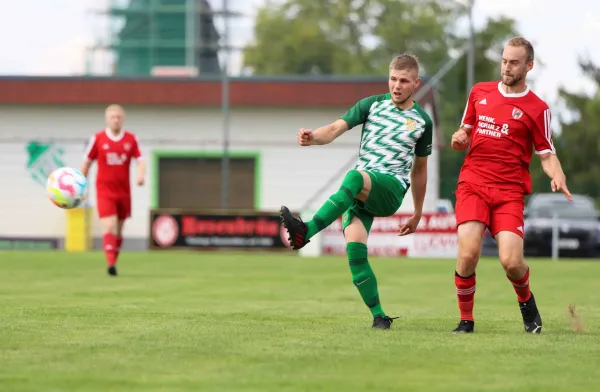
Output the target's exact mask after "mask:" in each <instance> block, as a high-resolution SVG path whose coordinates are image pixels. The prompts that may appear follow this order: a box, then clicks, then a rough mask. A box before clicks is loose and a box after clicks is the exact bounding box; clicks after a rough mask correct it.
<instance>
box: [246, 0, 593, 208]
mask: <svg viewBox="0 0 600 392" xmlns="http://www.w3.org/2000/svg"><path fill="white" fill-rule="evenodd" d="M466 12H467V10H466V9H465V7H464V6H463V5H461V4H460V3H459V2H457V1H455V0H284V1H280V2H279V3H277V4H273V3H269V4H267V5H266V6H264V7H263V8H262V9H260V11H259V12H258V15H257V19H256V21H255V34H254V35H255V40H254V42H252V43H251V44H250V45H248V47H246V48H245V50H244V65H245V67H246V68H247V69H250V70H251V71H252V73H253V74H255V75H307V74H323V75H330V74H336V75H385V73H386V72H387V67H388V65H389V61H390V60H391V58H392V56H393V55H395V54H399V53H405V52H408V53H413V54H415V55H417V56H418V57H419V60H420V63H421V66H422V74H425V75H427V76H432V75H433V74H435V73H436V72H437V71H438V69H439V68H440V67H442V66H443V65H444V64H445V63H446V62H447V61H448V60H450V58H451V57H452V56H456V55H457V53H460V51H461V50H462V49H463V48H464V47H465V46H466V45H467V38H466V35H465V33H466V29H465V28H464V23H463V22H464V21H465V16H466ZM516 35H519V32H518V30H517V28H516V23H515V21H514V20H513V19H510V18H506V17H498V18H492V19H488V20H487V21H486V23H484V25H483V26H482V27H481V28H480V29H478V30H477V31H476V35H475V37H476V38H475V82H479V81H484V80H493V79H497V78H499V75H500V58H501V53H502V49H503V46H504V43H505V42H506V40H507V39H509V38H510V37H513V36H516ZM466 62H467V59H466V56H462V57H460V59H459V60H458V63H457V64H456V65H455V66H454V67H453V69H452V70H451V71H450V72H449V73H448V74H446V75H445V77H443V78H442V79H441V81H440V82H439V84H438V85H437V86H436V91H437V92H438V94H439V101H440V110H441V112H440V116H441V118H440V122H439V124H437V125H438V127H439V129H441V130H442V131H443V133H444V139H445V141H446V142H447V141H448V140H449V138H450V136H451V135H452V133H453V132H454V131H455V130H456V129H457V128H458V126H459V123H460V120H461V117H462V113H463V110H464V104H465V102H466V98H467V94H468V91H467V90H468V89H467V85H466V84H467V63H466ZM536 62H537V66H538V67H539V66H540V62H539V59H536ZM581 69H582V70H583V71H584V72H585V73H586V75H588V77H589V78H590V80H591V81H593V82H595V83H596V84H597V85H600V71H599V69H598V68H597V67H596V66H595V65H594V64H592V63H590V62H589V61H582V62H581ZM383 89H385V86H384V87H383ZM560 96H561V98H562V100H563V101H564V103H565V105H566V107H567V108H568V109H569V110H570V111H571V112H573V114H574V115H575V119H576V120H575V121H566V120H562V119H561V122H560V123H561V128H562V130H563V133H562V135H561V136H557V137H555V144H556V146H557V150H558V153H559V156H560V157H561V158H562V161H563V166H564V167H565V171H566V172H567V175H568V180H569V185H570V186H571V188H572V189H573V190H574V191H577V192H584V193H589V194H592V195H594V196H600V185H599V184H600V183H599V182H598V181H596V179H600V165H599V164H596V161H600V160H598V159H597V158H596V157H598V156H599V155H600V154H599V153H600V96H598V95H596V96H595V97H588V96H585V95H582V94H577V93H573V92H568V91H566V90H564V89H561V90H560ZM555 116H556V114H555ZM574 146H577V147H576V148H574ZM440 155H441V156H440V160H441V164H440V179H441V184H440V196H441V197H444V198H449V199H452V200H454V195H453V194H454V189H455V187H456V181H457V178H458V171H459V169H460V167H461V165H462V162H463V160H464V153H460V152H456V151H453V150H451V149H446V150H442V151H441V154H440ZM538 161H539V160H538V159H536V158H535V157H534V159H533V160H532V170H531V172H532V176H533V180H534V187H535V189H536V190H540V191H542V190H543V191H545V190H549V181H548V179H547V177H546V176H545V174H544V173H543V172H542V171H541V169H540V168H539V162H538Z"/></svg>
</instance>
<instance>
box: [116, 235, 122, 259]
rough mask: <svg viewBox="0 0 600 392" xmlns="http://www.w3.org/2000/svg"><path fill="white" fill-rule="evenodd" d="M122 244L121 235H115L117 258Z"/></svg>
mask: <svg viewBox="0 0 600 392" xmlns="http://www.w3.org/2000/svg"><path fill="white" fill-rule="evenodd" d="M122 245H123V237H117V258H119V252H120V251H121V246H122Z"/></svg>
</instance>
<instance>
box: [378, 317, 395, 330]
mask: <svg viewBox="0 0 600 392" xmlns="http://www.w3.org/2000/svg"><path fill="white" fill-rule="evenodd" d="M397 318H400V317H389V316H375V318H374V319H373V328H376V329H390V327H391V325H392V323H393V322H394V320H395V319H397Z"/></svg>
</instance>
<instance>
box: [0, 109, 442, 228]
mask: <svg viewBox="0 0 600 392" xmlns="http://www.w3.org/2000/svg"><path fill="white" fill-rule="evenodd" d="M103 109H104V107H103V106H0V118H1V119H2V121H1V122H0V179H2V184H4V187H3V188H4V190H3V192H0V236H19V237H24V236H31V237H34V236H35V237H43V236H48V237H62V236H63V235H64V230H65V219H64V218H65V214H64V212H63V211H61V210H59V209H58V208H56V207H54V206H53V205H51V204H50V202H49V201H47V200H46V198H45V193H44V188H43V186H42V185H40V184H38V183H36V182H35V181H34V180H33V179H32V175H31V173H30V170H28V169H27V168H26V165H27V161H28V154H27V151H26V147H27V144H28V142H29V141H31V140H36V139H37V140H44V141H50V140H54V143H55V148H60V149H62V150H63V155H62V160H63V162H64V164H65V165H67V166H74V167H79V166H80V164H81V159H82V155H83V152H84V148H85V143H86V142H87V140H88V139H89V137H90V136H91V135H92V134H93V133H94V132H97V131H98V130H99V129H102V128H103V127H104V124H103ZM126 109H127V110H128V113H127V114H128V117H127V120H126V126H127V128H128V129H130V130H131V131H133V132H135V133H136V134H137V135H138V136H139V138H140V142H141V146H142V150H143V153H144V154H145V155H146V156H148V157H150V156H151V155H152V151H154V150H196V151H197V150H200V151H219V150H220V149H221V144H222V128H223V121H222V115H221V111H220V109H218V108H156V107H152V108H145V107H128V108H126ZM344 109H345V108H340V109H339V110H336V109H331V108H326V109H310V110H307V109H293V108H290V109H268V108H244V109H238V108H235V109H233V110H232V112H231V122H230V125H231V128H230V129H231V130H230V137H231V144H230V148H231V150H232V151H236V150H241V151H256V152H259V153H260V154H261V166H262V168H261V169H262V176H261V179H262V184H261V192H260V194H261V200H260V206H261V208H262V209H264V210H278V209H279V207H280V206H281V205H282V204H285V205H287V206H288V207H290V208H292V209H299V208H301V207H302V206H303V205H304V204H305V202H306V201H307V199H308V198H309V197H311V196H312V195H313V194H314V193H315V192H316V191H317V190H318V189H320V188H321V187H322V186H324V184H327V182H328V181H329V186H328V188H327V190H326V192H325V194H323V195H322V196H321V197H319V198H318V199H317V201H316V202H315V203H314V204H313V205H312V206H311V208H318V207H319V205H320V204H321V203H322V201H323V200H324V198H325V197H326V196H327V195H328V194H329V193H332V192H334V191H335V190H336V189H337V188H338V187H339V184H340V181H341V179H342V177H343V174H342V176H340V177H338V178H335V179H332V176H333V175H334V174H335V172H337V171H338V170H340V169H341V168H342V167H343V166H344V165H345V164H346V163H348V161H349V159H351V158H352V157H353V156H354V155H355V154H356V152H357V151H358V141H359V137H360V128H358V127H357V128H355V129H353V130H352V131H350V132H349V133H348V134H346V135H344V136H342V137H341V138H340V139H338V140H337V141H336V142H335V143H334V144H332V145H330V146H320V147H309V148H300V147H299V146H297V145H296V133H297V131H298V129H299V128H301V127H306V128H316V127H318V126H320V125H324V124H326V123H329V122H331V121H333V120H334V119H336V118H337V117H338V116H339V115H340V114H341V113H343V111H344ZM426 109H427V108H426ZM48 155H49V154H48ZM151 162H152V160H151V159H149V160H148V163H149V168H148V170H149V171H151V170H153V167H152V165H151ZM437 162H438V159H437V151H434V154H433V156H432V157H431V159H430V184H429V189H430V190H431V191H432V192H429V194H428V197H427V200H426V205H427V206H429V207H431V206H433V203H434V202H435V200H436V199H437V189H438V183H439V179H438V175H437V172H438V171H437V165H438V164H437ZM50 165H52V163H50ZM349 168H351V167H349ZM434 168H436V170H433V169H434ZM133 170H134V168H132V173H133ZM344 172H345V171H344ZM292 173H293V174H292ZM94 176H95V165H94V169H92V172H91V180H92V181H93V179H94ZM133 178H134V176H132V179H133ZM148 179H149V181H151V179H152V176H150V175H149V176H148ZM152 186H153V184H152V183H148V184H147V186H145V187H143V188H137V187H133V188H132V189H133V195H132V196H133V211H132V220H131V221H130V222H128V225H127V228H126V235H127V236H129V237H145V236H146V235H147V230H148V229H147V224H148V210H149V208H150V191H149V189H150V187H152ZM90 196H91V200H90V201H91V203H92V204H94V203H95V192H90ZM411 208H412V198H411V197H410V195H409V196H408V197H407V198H406V200H405V202H404V205H403V206H402V208H401V210H404V211H410V210H411ZM94 234H95V235H98V234H99V227H98V224H97V222H95V225H94Z"/></svg>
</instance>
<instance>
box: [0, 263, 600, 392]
mask: <svg viewBox="0 0 600 392" xmlns="http://www.w3.org/2000/svg"><path fill="white" fill-rule="evenodd" d="M371 262H372V265H373V268H374V270H375V272H376V274H377V276H378V279H379V285H380V292H381V293H380V294H381V297H382V301H383V304H384V309H385V310H386V312H387V313H388V314H390V315H392V316H396V315H401V316H402V318H401V319H398V320H396V321H395V322H394V324H393V326H392V330H390V331H380V330H373V329H371V328H370V326H371V321H372V320H371V317H370V314H369V313H368V310H367V308H366V307H365V306H364V305H363V304H362V302H361V300H360V297H359V295H358V292H357V291H356V289H355V288H354V286H353V285H352V284H351V282H350V273H349V270H348V267H347V262H346V261H345V260H344V259H343V258H320V259H302V258H298V257H295V256H293V255H292V254H291V252H290V253H289V254H288V253H286V254H281V255H270V254H251V255H249V254H243V253H238V254H205V253H192V254H188V253H148V254H146V253H124V254H123V255H122V256H121V261H120V269H119V272H120V276H119V277H117V278H111V277H108V276H107V275H105V271H104V260H103V255H102V254H101V253H89V254H63V253H37V252H36V253H34V252H31V253H25V252H8V253H0V270H1V273H2V276H3V277H4V279H2V285H1V286H0V328H1V334H0V350H1V351H0V391H2V392H13V391H14V392H18V391H36V392H39V391H44V392H51V391H86V392H91V391H103V392H106V391H132V392H135V391H169V392H175V391H242V390H243V391H375V390H386V391H440V392H441V391H444V392H450V391H461V392H462V391H477V392H479V391H502V392H509V391H540V392H541V391H543V392H550V391H577V392H582V391H597V390H599V388H600V387H599V385H600V262H590V261H587V262H586V261H562V262H552V261H548V260H535V261H531V262H530V263H531V265H532V284H533V286H532V288H533V291H534V293H535V294H536V298H537V302H538V305H539V307H540V311H541V313H542V317H543V319H544V332H543V334H542V335H540V336H537V335H527V334H525V333H524V332H523V328H522V323H521V318H520V317H521V316H520V313H519V310H518V306H517V303H516V297H515V294H514V292H513V290H512V287H511V285H510V284H509V282H508V281H507V280H506V278H505V277H504V275H503V273H502V270H501V268H500V266H499V264H498V263H497V261H495V260H493V259H486V260H482V262H481V265H480V268H479V269H478V282H477V283H478V285H477V294H476V300H475V318H476V320H477V325H476V333H475V334H473V335H467V336H465V335H463V336H457V335H452V334H451V333H450V332H449V331H451V330H452V329H453V328H454V327H455V325H456V323H457V320H458V309H457V306H456V297H455V288H454V278H453V272H454V268H453V267H454V265H453V264H454V263H453V261H451V260H414V259H412V260H411V259H384V258H377V259H372V261H371ZM569 304H575V305H576V306H577V309H578V310H579V311H580V313H581V317H582V322H583V325H584V330H583V331H582V332H580V333H574V332H573V331H572V329H571V321H570V318H569V316H568V312H567V307H568V305H569Z"/></svg>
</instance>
